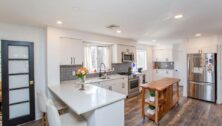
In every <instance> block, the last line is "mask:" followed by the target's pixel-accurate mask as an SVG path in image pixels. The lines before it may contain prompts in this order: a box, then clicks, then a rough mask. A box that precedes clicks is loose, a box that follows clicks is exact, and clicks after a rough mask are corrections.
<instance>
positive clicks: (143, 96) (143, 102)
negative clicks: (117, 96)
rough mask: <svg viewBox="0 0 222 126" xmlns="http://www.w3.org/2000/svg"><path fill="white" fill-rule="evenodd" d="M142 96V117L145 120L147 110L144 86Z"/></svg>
mask: <svg viewBox="0 0 222 126" xmlns="http://www.w3.org/2000/svg"><path fill="white" fill-rule="evenodd" d="M141 97H142V104H141V106H142V117H143V119H144V120H145V110H144V107H145V89H144V88H142V95H141Z"/></svg>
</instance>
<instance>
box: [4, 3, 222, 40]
mask: <svg viewBox="0 0 222 126" xmlns="http://www.w3.org/2000/svg"><path fill="white" fill-rule="evenodd" d="M176 14H183V15H184V18H182V19H180V20H175V19H174V18H173V17H174V16H175V15H176ZM57 20H61V21H62V22H63V24H62V25H61V26H58V24H56V21H57ZM0 21H2V22H9V23H18V24H28V25H35V26H54V27H64V28H69V29H78V30H82V31H88V32H95V33H100V34H106V35H111V36H117V37H123V38H132V39H135V40H139V41H143V42H147V41H151V40H153V39H155V40H157V41H158V40H162V41H163V40H166V39H167V40H170V39H182V38H187V37H191V36H194V34H195V33H202V34H203V35H206V34H218V33H222V0H0ZM110 24H116V25H120V26H121V27H120V29H121V30H122V33H121V34H117V33H115V31H112V30H109V29H107V28H105V26H108V25H110Z"/></svg>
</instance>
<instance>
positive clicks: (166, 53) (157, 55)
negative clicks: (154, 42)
mask: <svg viewBox="0 0 222 126" xmlns="http://www.w3.org/2000/svg"><path fill="white" fill-rule="evenodd" d="M153 61H157V62H171V61H173V50H172V49H154V50H153Z"/></svg>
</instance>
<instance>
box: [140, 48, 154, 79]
mask: <svg viewBox="0 0 222 126" xmlns="http://www.w3.org/2000/svg"><path fill="white" fill-rule="evenodd" d="M152 48H153V47H152V46H148V45H144V44H138V45H137V49H139V50H146V52H147V70H146V71H144V73H145V74H146V82H148V83H149V82H151V81H152V80H153V51H152Z"/></svg>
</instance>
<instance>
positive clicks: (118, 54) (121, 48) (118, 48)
mask: <svg viewBox="0 0 222 126" xmlns="http://www.w3.org/2000/svg"><path fill="white" fill-rule="evenodd" d="M127 51H129V53H133V54H134V61H135V60H136V47H135V46H127V45H119V44H114V45H113V46H112V63H122V52H127Z"/></svg>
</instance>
